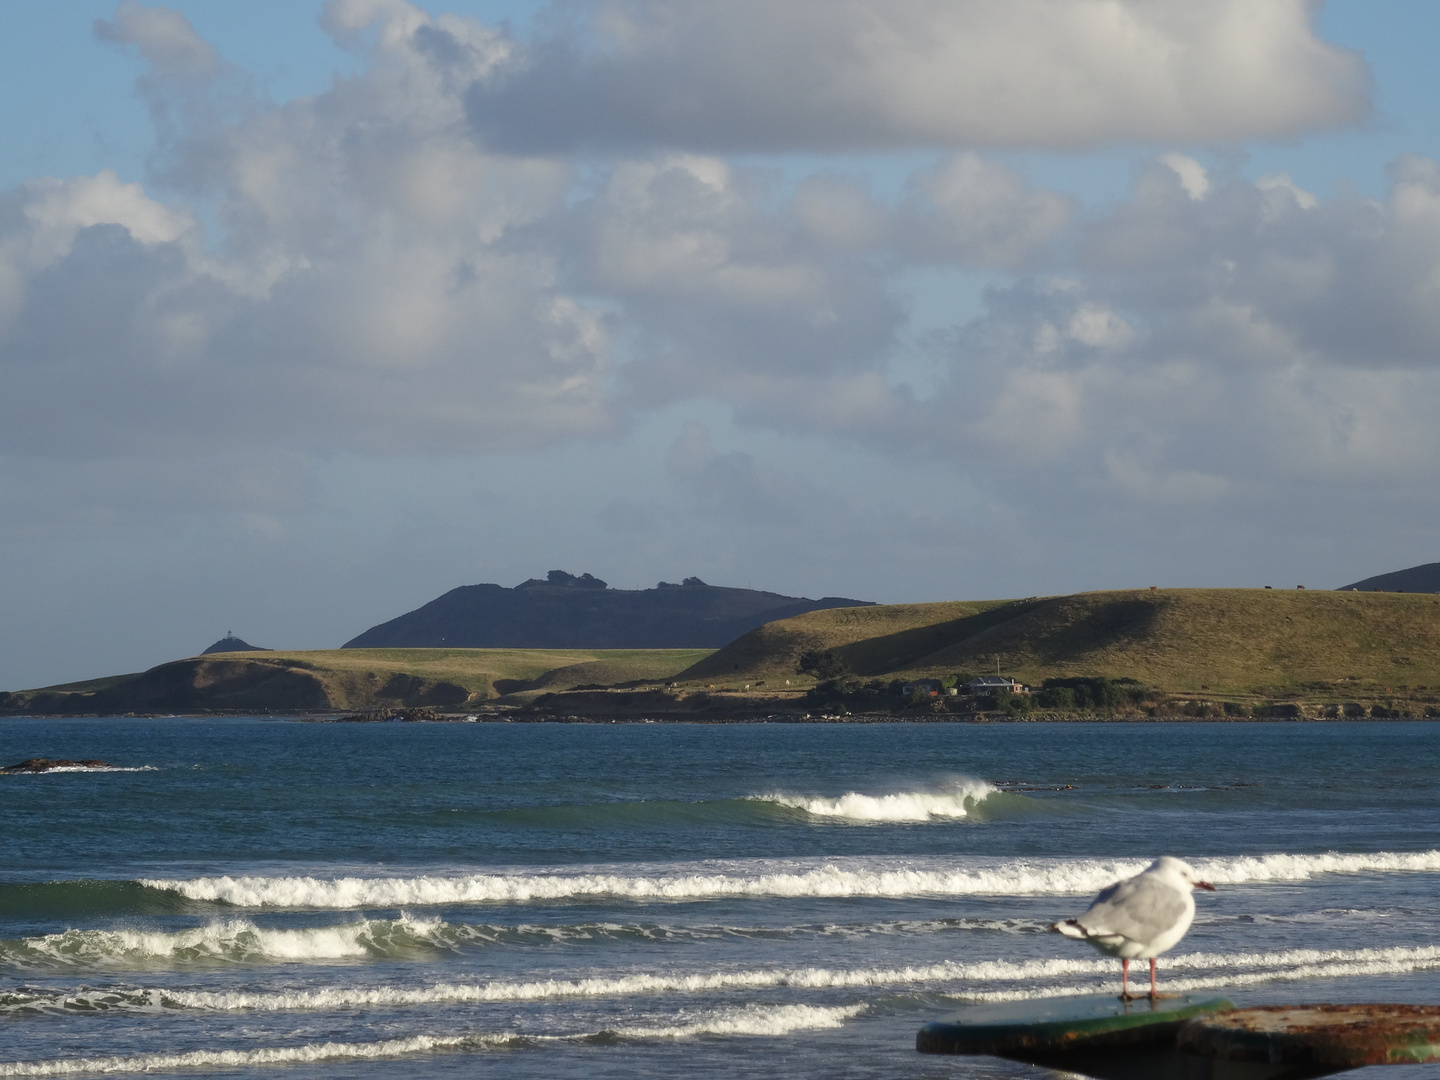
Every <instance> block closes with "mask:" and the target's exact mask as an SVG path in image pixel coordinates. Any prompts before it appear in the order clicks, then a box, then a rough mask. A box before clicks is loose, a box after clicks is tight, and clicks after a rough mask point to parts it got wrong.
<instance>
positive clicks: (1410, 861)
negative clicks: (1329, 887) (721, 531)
mask: <svg viewBox="0 0 1440 1080" xmlns="http://www.w3.org/2000/svg"><path fill="white" fill-rule="evenodd" d="M1149 861H1150V860H1148V859H1134V860H1131V859H1018V860H994V861H988V862H978V863H975V862H972V864H971V865H968V866H962V867H954V866H945V865H943V864H936V863H929V864H919V865H917V864H914V863H907V864H900V865H895V864H890V865H885V864H877V863H875V862H874V861H872V860H836V861H832V862H825V863H821V864H819V865H812V866H810V867H808V868H802V867H799V866H796V864H795V863H787V864H781V865H776V864H772V863H766V864H762V865H758V866H746V865H742V864H725V865H723V866H714V868H713V869H711V867H710V866H707V867H703V868H689V869H674V870H671V871H669V872H665V873H659V874H656V873H625V872H622V871H619V870H616V871H610V872H593V873H581V874H576V873H563V872H555V873H538V874H535V873H501V874H464V875H454V876H451V875H438V874H437V875H428V874H427V875H422V876H418V877H337V878H319V877H260V876H249V875H247V876H238V877H230V876H228V875H227V876H222V877H201V878H190V879H186V880H166V879H147V880H144V881H143V882H142V884H143V885H145V886H147V887H149V888H151V889H156V890H166V891H171V892H175V893H179V894H180V895H182V896H184V897H186V898H188V899H191V900H195V901H214V902H220V903H225V904H229V905H232V906H235V907H273V908H329V909H352V908H366V907H382V908H405V907H416V906H431V905H440V904H464V903H519V902H525V901H536V900H541V901H544V900H550V901H553V900H570V899H585V898H593V897H607V898H610V897H621V898H625V899H632V900H709V899H717V898H732V897H758V898H766V899H772V898H795V897H850V896H869V897H908V896H971V895H981V896H1071V895H1084V894H1087V893H1093V892H1095V891H1097V890H1099V889H1101V888H1104V887H1105V886H1106V885H1109V884H1110V883H1112V882H1114V881H1116V880H1118V879H1119V878H1122V877H1128V876H1130V875H1132V874H1136V873H1139V872H1140V871H1141V870H1143V869H1144V868H1145V867H1146V866H1147V865H1149ZM1191 861H1192V862H1193V864H1194V865H1195V866H1196V867H1197V868H1198V869H1199V870H1200V871H1201V873H1203V874H1204V875H1205V877H1206V878H1207V880H1209V881H1211V882H1214V883H1215V884H1217V885H1220V884H1223V885H1234V884H1247V883H1262V882H1269V881H1286V882H1293V881H1305V880H1308V879H1310V878H1313V877H1315V876H1317V875H1319V874H1355V873H1397V872H1400V873H1404V872H1422V871H1431V872H1433V871H1440V851H1435V850H1431V851H1421V852H1402V853H1396V852H1376V853H1369V854H1353V855H1350V854H1335V853H1327V854H1319V855H1286V854H1277V855H1256V856H1235V857H1227V858H1212V859H1192V860H1191ZM712 865H713V864H712Z"/></svg>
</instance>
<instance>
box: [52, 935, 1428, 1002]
mask: <svg viewBox="0 0 1440 1080" xmlns="http://www.w3.org/2000/svg"><path fill="white" fill-rule="evenodd" d="M1162 966H1163V968H1164V969H1165V970H1167V971H1197V972H1208V973H1211V974H1210V975H1209V976H1208V977H1206V978H1199V979H1191V980H1189V981H1187V982H1185V986H1186V987H1189V988H1192V989H1194V988H1209V987H1216V986H1230V985H1243V984H1248V983H1252V982H1267V981H1272V980H1281V981H1288V980H1293V979H1306V978H1317V977H1329V976H1330V975H1331V974H1357V975H1372V974H1393V973H1398V972H1405V971H1416V970H1420V969H1423V968H1430V967H1436V966H1440V946H1426V947H1421V948H1388V949H1351V950H1315V949H1295V950H1289V951H1285V952H1273V953H1189V954H1182V955H1179V956H1174V957H1167V958H1166V959H1165V960H1163V961H1162ZM1117 971H1118V968H1117V966H1116V963H1115V961H1114V960H1108V959H1097V958H1093V957H1090V956H1085V957H1083V958H1082V957H1056V958H1050V959H1037V960H985V961H977V962H972V963H961V962H958V961H944V962H942V963H938V964H927V965H916V966H911V967H898V968H821V967H809V968H761V969H753V970H741V971H709V972H695V973H688V974H682V973H640V974H632V975H619V976H611V977H595V978H585V979H537V980H533V981H528V982H518V981H516V982H506V981H496V982H488V983H441V984H438V985H434V986H425V987H395V986H374V987H357V986H333V987H325V988H322V989H317V990H296V991H263V992H247V991H226V992H220V991H214V992H212V991H199V990H193V991H187V990H164V991H158V990H152V991H145V992H141V994H140V998H139V999H140V1000H143V1001H146V1002H147V1003H148V1002H157V1001H158V1002H159V1003H161V1004H163V1005H166V1006H169V1007H172V1008H192V1009H206V1010H216V1011H236V1010H252V1011H257V1012H289V1011H313V1010H327V1009H337V1008H351V1007H357V1006H412V1005H429V1004H457V1003H462V1004H463V1003H485V1002H521V1001H548V1000H556V999H563V998H597V997H633V996H637V995H645V994H661V993H666V994H673V993H701V992H707V991H716V990H763V989H769V988H776V987H785V988H787V989H799V990H836V989H870V988H884V987H896V986H913V985H917V984H932V985H936V986H945V985H947V984H948V985H954V984H960V985H965V984H974V983H1004V982H1009V983H1017V982H1034V981H1037V980H1055V979H1059V978H1065V977H1071V976H1077V975H1096V974H1108V975H1111V976H1112V977H1113V976H1114V975H1115V974H1116V973H1117ZM1166 986H1167V987H1169V988H1179V987H1178V984H1176V983H1174V982H1172V981H1171V980H1168V979H1167V980H1166ZM1093 989H1094V984H1089V983H1087V984H1086V985H1085V986H1082V987H1077V986H1074V985H1069V984H1066V985H1056V984H1054V983H1053V982H1052V983H1051V985H1049V986H1040V987H1028V988H1016V989H1008V990H1004V991H995V992H982V993H981V995H980V996H981V997H984V998H985V999H986V1000H990V998H993V997H995V994H996V993H998V994H999V997H998V998H995V999H996V1000H1008V999H1010V998H1024V997H1037V996H1038V997H1045V996H1055V995H1064V994H1074V993H1089V992H1090V991H1091V990H1093ZM987 993H988V994H989V996H988V997H987V996H986V994H987ZM966 996H970V995H968V994H967V995H966ZM83 999H84V995H83V994H82V995H75V996H73V997H72V998H70V999H67V1000H74V1001H76V1002H77V1003H83Z"/></svg>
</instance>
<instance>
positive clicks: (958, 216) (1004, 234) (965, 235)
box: [900, 153, 1073, 269]
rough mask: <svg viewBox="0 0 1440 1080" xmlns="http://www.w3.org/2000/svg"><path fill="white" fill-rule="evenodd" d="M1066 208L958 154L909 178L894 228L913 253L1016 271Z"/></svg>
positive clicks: (1055, 228) (1014, 177) (1068, 203)
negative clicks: (909, 181)
mask: <svg viewBox="0 0 1440 1080" xmlns="http://www.w3.org/2000/svg"><path fill="white" fill-rule="evenodd" d="M1072 210H1073V203H1072V200H1070V199H1068V198H1066V197H1065V196H1063V195H1059V194H1056V193H1055V192H1053V191H1035V190H1033V189H1031V188H1030V187H1029V186H1028V185H1027V184H1026V183H1025V180H1024V178H1023V177H1022V176H1020V174H1019V173H1017V172H1015V171H1014V170H1013V169H1008V168H1006V167H1005V166H1004V165H1001V164H999V163H997V162H993V161H987V160H985V159H984V158H982V157H980V156H979V155H977V154H973V153H965V154H959V155H956V156H955V157H953V158H950V159H949V160H947V161H945V162H943V163H942V164H941V165H939V166H937V167H935V168H933V169H927V170H925V171H924V172H922V173H920V174H919V175H917V176H916V177H914V178H913V180H912V183H911V193H910V197H909V199H908V201H907V203H906V205H905V207H904V208H903V211H902V219H901V224H900V228H901V229H902V231H903V237H904V245H905V250H906V251H907V253H911V254H913V255H915V256H918V257H919V258H923V259H937V260H941V261H954V262H961V263H966V264H969V265H975V266H991V267H1000V268H1005V269H1018V268H1020V267H1022V266H1023V265H1024V264H1025V262H1026V260H1027V258H1028V257H1029V256H1031V255H1032V254H1033V253H1034V252H1035V251H1036V249H1037V248H1039V247H1040V245H1042V244H1044V243H1045V242H1046V241H1048V240H1050V239H1052V238H1054V237H1055V236H1056V235H1057V234H1058V233H1059V232H1060V231H1061V230H1062V229H1063V228H1064V227H1065V226H1066V225H1067V224H1068V223H1069V219H1070V215H1071V212H1072Z"/></svg>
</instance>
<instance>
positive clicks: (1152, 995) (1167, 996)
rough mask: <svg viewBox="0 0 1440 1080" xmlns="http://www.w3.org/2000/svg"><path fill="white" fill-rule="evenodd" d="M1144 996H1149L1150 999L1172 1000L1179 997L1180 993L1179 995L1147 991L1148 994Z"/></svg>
mask: <svg viewBox="0 0 1440 1080" xmlns="http://www.w3.org/2000/svg"><path fill="white" fill-rule="evenodd" d="M1145 996H1146V997H1147V998H1149V999H1150V1000H1151V1001H1174V1000H1175V999H1176V998H1178V997H1180V996H1181V995H1180V994H1160V993H1149V994H1146V995H1145Z"/></svg>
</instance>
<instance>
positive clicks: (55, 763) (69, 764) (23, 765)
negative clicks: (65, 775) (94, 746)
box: [0, 757, 115, 773]
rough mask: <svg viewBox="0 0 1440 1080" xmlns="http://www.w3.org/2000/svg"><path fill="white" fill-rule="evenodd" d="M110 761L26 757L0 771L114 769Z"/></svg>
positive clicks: (40, 771) (39, 771)
mask: <svg viewBox="0 0 1440 1080" xmlns="http://www.w3.org/2000/svg"><path fill="white" fill-rule="evenodd" d="M113 768H115V766H114V765H111V764H110V763H109V762H108V761H99V760H97V759H95V758H86V759H84V760H83V761H71V760H70V759H69V758H43V757H32V758H26V759H25V760H24V761H22V762H20V763H19V764H18V765H6V766H5V767H4V768H0V773H42V772H49V771H50V770H51V769H113Z"/></svg>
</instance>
